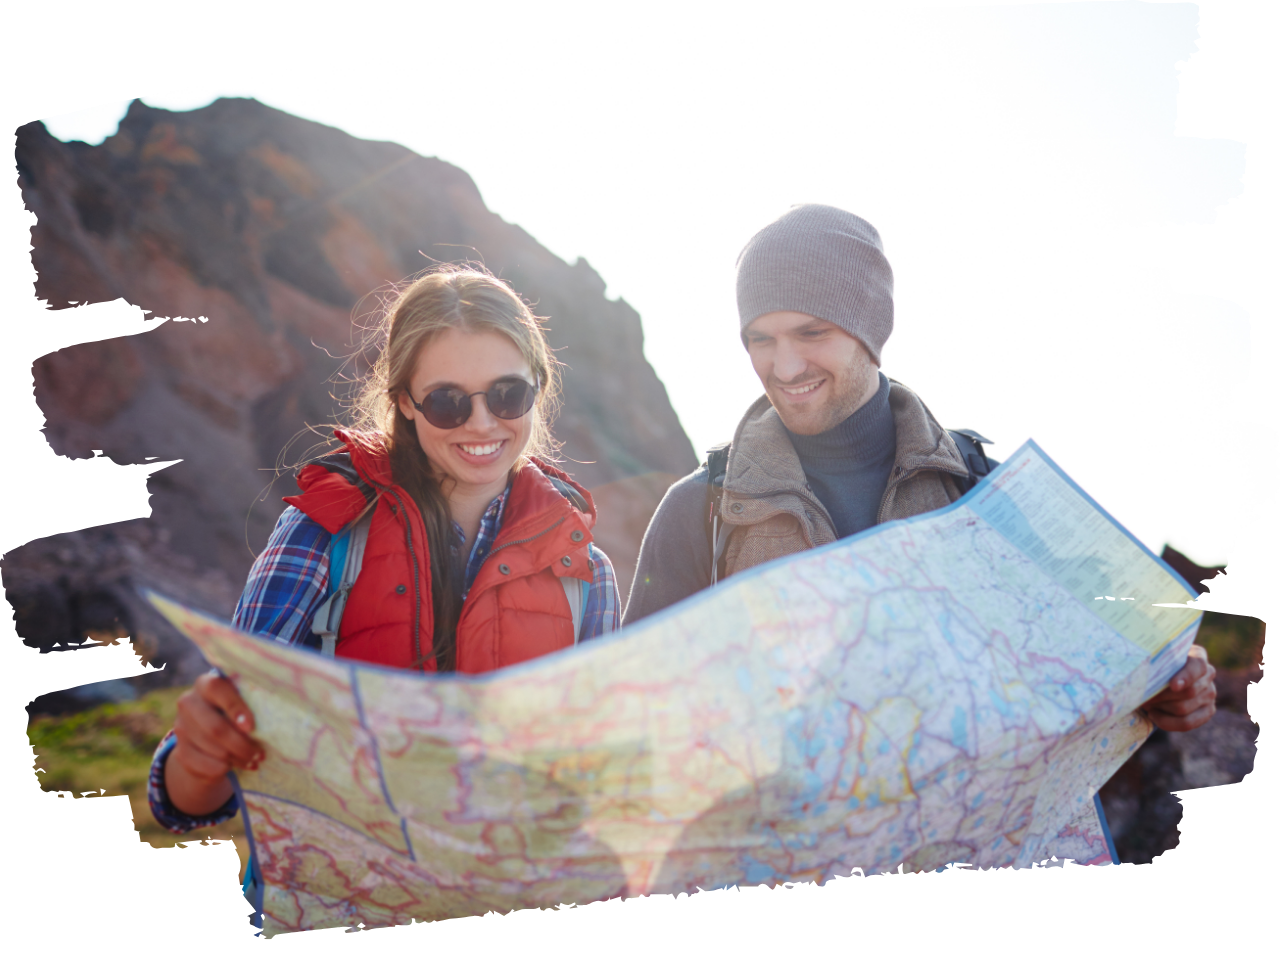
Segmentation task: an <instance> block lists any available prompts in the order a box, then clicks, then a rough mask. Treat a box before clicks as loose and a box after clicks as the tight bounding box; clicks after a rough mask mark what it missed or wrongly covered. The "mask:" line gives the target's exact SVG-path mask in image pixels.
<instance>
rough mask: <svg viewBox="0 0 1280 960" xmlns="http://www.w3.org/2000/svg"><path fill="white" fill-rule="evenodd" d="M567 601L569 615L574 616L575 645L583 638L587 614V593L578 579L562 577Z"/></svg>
mask: <svg viewBox="0 0 1280 960" xmlns="http://www.w3.org/2000/svg"><path fill="white" fill-rule="evenodd" d="M560 586H562V587H564V596H565V599H566V600H568V601H569V613H570V614H571V615H572V616H573V645H574V646H575V647H576V646H577V645H578V640H579V639H580V638H581V637H582V617H583V614H585V613H586V612H587V591H586V589H585V587H584V585H583V583H582V581H581V580H579V579H578V578H577V577H560Z"/></svg>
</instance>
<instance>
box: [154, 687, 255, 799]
mask: <svg viewBox="0 0 1280 960" xmlns="http://www.w3.org/2000/svg"><path fill="white" fill-rule="evenodd" d="M214 681H217V682H214ZM226 688H229V690H228V689H226ZM224 707H225V708H228V709H230V710H232V711H234V712H233V716H235V717H237V718H239V717H243V716H244V715H245V714H246V713H248V708H247V707H245V706H244V702H243V701H241V700H240V696H239V694H238V693H236V692H235V686H234V684H232V683H231V682H230V681H228V680H226V679H225V678H222V677H211V676H209V675H206V676H204V677H201V678H200V680H198V681H197V682H196V685H195V686H194V687H193V688H192V689H191V690H188V691H187V692H186V693H184V694H183V695H182V696H181V697H179V698H178V715H177V719H176V720H175V722H174V727H173V729H174V733H175V734H176V736H177V738H178V744H179V745H180V746H182V747H185V749H186V750H188V751H196V752H199V753H200V754H203V755H205V756H207V757H209V758H211V759H212V760H214V761H217V762H218V763H221V764H222V770H221V772H220V774H219V775H221V773H226V771H227V770H228V769H230V768H231V767H250V768H251V767H253V766H255V765H256V764H257V762H258V761H259V760H260V759H261V758H262V747H261V746H260V745H259V744H258V743H256V742H255V741H254V740H253V739H252V738H251V737H249V736H248V735H247V734H245V733H243V732H241V731H242V728H243V727H244V726H245V721H244V720H242V721H241V723H240V724H239V725H238V726H239V728H238V727H237V724H236V723H234V722H233V721H232V719H230V718H228V716H227V713H226V712H225V711H224V709H223V708H224ZM247 721H248V724H249V725H250V726H251V725H252V715H249V716H248V717H247ZM175 749H177V748H175ZM184 765H186V764H184ZM192 772H193V773H194V772H195V770H194V769H193V770H192Z"/></svg>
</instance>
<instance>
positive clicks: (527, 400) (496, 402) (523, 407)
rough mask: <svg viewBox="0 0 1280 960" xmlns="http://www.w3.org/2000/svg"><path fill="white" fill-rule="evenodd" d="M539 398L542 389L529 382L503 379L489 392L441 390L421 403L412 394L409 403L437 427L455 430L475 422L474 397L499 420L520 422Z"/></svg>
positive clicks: (455, 389)
mask: <svg viewBox="0 0 1280 960" xmlns="http://www.w3.org/2000/svg"><path fill="white" fill-rule="evenodd" d="M406 392H407V391H406ZM537 396H538V387H537V386H535V385H534V384H531V383H529V382H528V381H527V380H524V379H522V378H520V377H503V378H502V379H501V380H495V381H494V382H493V384H492V385H491V386H490V387H489V389H488V390H477V391H476V392H475V393H465V392H464V391H462V390H459V389H458V388H457V387H440V388H439V389H438V390H432V391H431V392H430V393H428V394H427V395H426V396H425V397H423V398H422V402H421V403H418V402H417V401H415V400H414V399H413V394H409V402H410V403H412V404H413V405H414V407H415V408H416V409H417V411H418V412H419V413H421V414H422V416H423V417H424V418H425V419H426V421H427V423H429V424H431V425H432V426H433V427H439V428H440V429H441V430H452V429H453V428H454V427H460V426H462V425H463V424H464V423H466V422H467V421H468V420H470V419H471V398H472V397H484V403H485V406H487V407H488V408H489V412H490V413H492V414H493V415H494V416H495V417H497V418H498V419H499V420H519V419H520V418H521V417H523V416H524V415H525V414H526V413H528V412H529V411H530V410H532V409H533V401H534V400H535V399H536V398H537Z"/></svg>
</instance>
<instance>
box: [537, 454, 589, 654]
mask: <svg viewBox="0 0 1280 960" xmlns="http://www.w3.org/2000/svg"><path fill="white" fill-rule="evenodd" d="M545 476H546V478H547V479H548V480H550V481H551V485H552V486H553V487H555V488H556V490H558V491H559V493H560V496H562V497H564V498H565V499H566V500H568V501H569V502H570V503H571V504H573V505H574V507H576V508H577V510H578V512H579V513H581V514H583V515H585V514H586V513H587V509H588V508H587V501H586V498H585V497H583V495H582V494H581V493H579V492H578V490H577V488H576V487H574V485H573V484H571V483H566V482H565V481H564V480H561V479H560V478H559V477H553V476H551V475H550V474H545ZM559 579H560V586H561V587H563V588H564V596H565V599H566V600H568V601H569V613H570V614H571V615H572V616H573V645H574V646H575V647H576V646H577V645H578V640H579V639H580V638H581V637H582V618H583V616H585V614H586V612H587V587H586V584H584V583H583V582H582V581H581V580H579V579H578V578H577V577H560V578H559Z"/></svg>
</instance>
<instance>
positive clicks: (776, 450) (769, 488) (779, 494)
mask: <svg viewBox="0 0 1280 960" xmlns="http://www.w3.org/2000/svg"><path fill="white" fill-rule="evenodd" d="M889 409H890V410H891V411H892V413H893V425H894V429H895V431H896V432H897V452H896V454H895V457H894V464H893V470H892V471H891V472H890V474H889V484H888V486H887V488H886V489H885V495H884V498H883V499H882V500H881V511H880V512H881V514H882V515H881V516H880V517H879V521H880V522H883V521H884V520H885V519H887V518H886V517H885V516H883V514H884V510H885V506H886V504H889V503H891V502H892V501H893V493H894V489H895V487H896V486H897V485H898V484H899V483H901V482H902V481H904V480H906V479H908V478H909V477H911V476H913V475H915V474H918V473H920V472H921V471H924V470H933V471H937V472H939V473H949V474H952V475H955V476H959V477H964V476H967V475H968V470H967V469H966V467H965V465H964V461H963V459H962V458H961V456H960V451H959V450H958V449H957V448H956V445H955V441H953V440H952V439H951V436H950V435H949V434H948V433H947V431H946V430H944V429H943V428H942V425H941V424H939V423H938V421H937V420H936V419H935V418H934V416H933V414H932V413H930V412H929V408H928V407H926V406H925V404H924V401H922V400H921V399H920V398H919V397H918V396H916V394H915V393H914V392H913V391H912V390H911V389H910V388H908V387H906V386H904V385H903V384H901V383H898V382H897V381H896V380H890V381H889ZM724 491H725V495H724V499H723V500H722V501H721V506H720V512H721V516H722V517H723V518H724V520H725V521H726V522H727V523H732V524H754V523H759V522H760V521H762V520H765V519H767V518H768V517H770V516H773V515H774V514H776V513H779V512H783V511H785V512H787V513H792V514H795V515H797V516H799V517H801V518H805V517H806V515H808V519H809V520H810V521H811V522H814V523H817V522H819V521H820V522H821V523H823V524H825V525H826V526H827V527H831V526H832V524H831V519H830V516H829V515H828V514H827V511H826V509H825V508H824V507H823V506H822V504H821V503H819V502H818V499H817V497H816V496H814V494H813V491H812V490H811V489H810V488H809V483H808V480H807V479H806V478H805V475H804V468H803V467H801V465H800V457H799V456H798V455H797V454H796V451H795V447H794V446H792V444H791V439H790V437H788V436H787V431H786V428H785V427H784V426H783V424H782V418H781V417H779V416H778V411H777V410H775V409H774V407H773V404H772V403H770V402H769V398H768V396H767V395H766V396H762V397H760V398H759V399H758V400H756V401H755V403H753V404H752V405H751V406H750V407H749V408H748V409H747V412H746V414H745V415H744V416H743V418H742V420H741V421H739V423H738V428H737V430H736V431H734V436H733V445H732V447H731V448H730V450H729V463H728V466H727V468H726V471H725V482H724ZM815 513H816V514H817V516H814V514H815ZM805 525H806V527H807V526H809V524H805ZM831 537H832V538H834V532H832V534H831ZM824 539H826V538H824Z"/></svg>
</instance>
